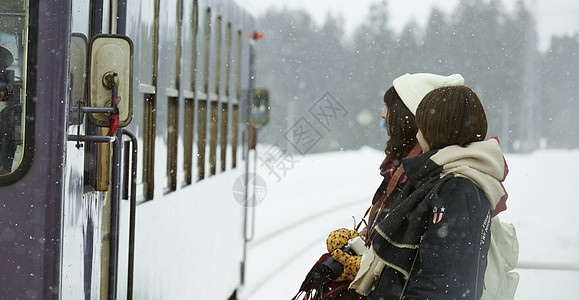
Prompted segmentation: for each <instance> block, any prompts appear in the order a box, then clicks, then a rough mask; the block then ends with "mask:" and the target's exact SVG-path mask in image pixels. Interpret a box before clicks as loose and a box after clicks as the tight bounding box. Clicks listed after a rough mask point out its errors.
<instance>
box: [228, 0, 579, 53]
mask: <svg viewBox="0 0 579 300" xmlns="http://www.w3.org/2000/svg"><path fill="white" fill-rule="evenodd" d="M516 1H517V0H503V1H502V2H503V3H505V6H506V9H508V10H512V9H513V7H514V4H515V3H516ZM524 1H525V2H526V3H527V5H528V6H532V7H533V8H532V10H533V11H535V13H536V14H537V27H538V33H539V42H540V48H541V49H545V48H546V47H547V46H548V44H549V40H550V37H551V36H552V35H563V34H572V33H575V32H579V1H577V0H524ZM239 2H245V3H247V7H248V9H249V10H250V11H252V12H253V13H254V14H256V15H260V14H263V13H265V12H266V11H267V9H268V8H269V7H271V6H275V7H278V8H281V7H284V6H285V7H288V8H304V9H305V10H306V11H308V12H309V13H310V14H311V15H312V16H313V17H314V19H315V20H316V21H318V22H320V23H322V22H323V21H324V19H325V17H326V15H327V14H328V11H330V12H332V13H333V14H337V13H340V14H342V16H343V17H344V19H345V20H344V21H345V28H346V30H347V31H350V30H351V29H352V28H354V27H355V26H357V25H358V24H359V23H360V22H361V21H362V20H363V18H364V17H365V16H366V13H367V11H368V6H369V4H370V3H372V2H373V1H372V0H357V1H352V0H239ZM458 2H459V0H410V1H403V0H389V1H388V4H389V5H390V14H391V20H392V21H391V25H392V26H393V28H395V29H397V30H399V29H401V28H402V27H403V26H404V25H406V24H407V23H408V21H409V20H411V19H412V18H414V19H415V20H416V23H418V24H419V25H420V26H423V25H424V24H425V23H426V21H427V20H428V15H429V13H430V11H431V8H432V7H433V6H436V7H438V8H440V9H442V10H445V11H452V10H453V9H454V7H455V6H456V4H457V3H458Z"/></svg>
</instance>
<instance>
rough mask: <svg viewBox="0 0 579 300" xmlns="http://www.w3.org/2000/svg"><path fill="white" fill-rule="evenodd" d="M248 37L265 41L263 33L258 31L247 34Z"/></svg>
mask: <svg viewBox="0 0 579 300" xmlns="http://www.w3.org/2000/svg"><path fill="white" fill-rule="evenodd" d="M247 37H248V38H250V39H252V40H261V39H263V32H258V31H254V32H250V33H248V34H247Z"/></svg>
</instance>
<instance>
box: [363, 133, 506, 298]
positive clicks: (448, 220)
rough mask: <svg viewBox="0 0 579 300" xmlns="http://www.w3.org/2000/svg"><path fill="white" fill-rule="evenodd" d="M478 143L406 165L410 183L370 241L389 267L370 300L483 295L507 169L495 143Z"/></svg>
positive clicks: (377, 283) (446, 149) (441, 152)
mask: <svg viewBox="0 0 579 300" xmlns="http://www.w3.org/2000/svg"><path fill="white" fill-rule="evenodd" d="M473 144H475V145H472V144H471V146H469V147H467V148H462V147H458V146H451V147H447V148H445V149H442V150H440V151H430V152H428V153H425V154H423V155H420V156H417V157H414V158H410V159H405V160H404V168H405V173H406V174H407V176H408V180H409V183H408V184H407V186H406V187H405V188H404V189H403V190H402V192H401V194H400V195H399V197H398V198H397V199H396V201H395V203H394V205H393V208H392V210H391V211H390V213H389V215H388V217H387V218H386V219H384V220H383V221H382V222H381V223H380V224H379V225H378V229H377V230H378V232H379V234H377V235H375V236H374V239H373V241H372V247H373V251H374V253H375V254H376V255H377V256H378V257H379V259H380V260H381V261H382V263H383V264H385V265H386V267H384V269H383V271H382V274H381V276H380V278H379V280H378V281H377V282H376V286H375V288H374V290H373V292H372V293H371V294H370V295H369V299H385V300H387V299H400V294H401V293H402V292H403V293H404V298H403V299H479V298H480V296H481V295H482V291H483V278H484V273H485V269H486V263H487V252H488V249H489V245H490V231H489V228H490V223H491V221H490V219H491V215H492V214H493V213H494V214H496V213H497V212H498V211H500V210H503V209H504V201H505V200H506V193H505V192H504V189H503V188H502V185H501V184H500V181H501V180H502V179H504V174H506V169H505V164H504V158H503V157H502V152H500V149H499V148H498V143H496V146H495V144H493V142H487V141H485V142H479V143H473ZM497 149H498V152H497ZM489 152H490V153H489ZM475 183H476V184H475ZM489 198H490V199H489ZM408 275H409V277H408ZM405 278H409V279H408V280H407V281H406V280H405ZM405 285H406V286H405Z"/></svg>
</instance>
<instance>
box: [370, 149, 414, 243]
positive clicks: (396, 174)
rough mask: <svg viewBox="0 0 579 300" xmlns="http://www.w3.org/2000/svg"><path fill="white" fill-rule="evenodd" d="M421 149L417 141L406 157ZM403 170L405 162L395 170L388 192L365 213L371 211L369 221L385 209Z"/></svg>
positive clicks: (374, 223)
mask: <svg viewBox="0 0 579 300" xmlns="http://www.w3.org/2000/svg"><path fill="white" fill-rule="evenodd" d="M421 150H422V149H421V148H420V144H418V143H416V145H415V146H414V148H412V150H410V152H409V153H408V155H406V157H407V158H409V157H413V156H416V155H418V154H419V153H420V151H421ZM402 172H404V164H403V163H401V164H400V166H398V168H397V169H396V171H395V172H394V174H393V175H392V177H391V178H390V181H389V182H388V186H387V187H386V193H384V194H383V195H382V197H380V200H378V201H377V202H376V203H375V204H374V205H371V206H370V207H369V208H368V210H367V211H366V213H365V214H364V217H363V218H365V217H366V215H367V214H368V212H370V216H369V218H368V220H369V221H372V219H374V217H375V216H379V215H381V214H382V211H384V207H385V206H386V199H388V196H390V194H391V193H392V192H393V191H394V188H396V185H397V184H398V180H399V179H400V176H402ZM378 208H379V211H378V214H376V210H378ZM374 227H376V222H372V228H370V230H368V231H367V235H366V244H368V243H369V242H370V241H369V239H370V237H371V236H372V233H373V232H374Z"/></svg>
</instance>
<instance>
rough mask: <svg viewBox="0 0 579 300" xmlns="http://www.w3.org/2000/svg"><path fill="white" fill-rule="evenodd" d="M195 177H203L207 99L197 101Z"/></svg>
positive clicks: (200, 178) (199, 178)
mask: <svg viewBox="0 0 579 300" xmlns="http://www.w3.org/2000/svg"><path fill="white" fill-rule="evenodd" d="M197 122H198V124H197V156H198V157H197V179H198V180H202V179H203V178H205V147H206V144H205V140H206V138H207V100H206V99H199V101H198V103H197Z"/></svg>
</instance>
